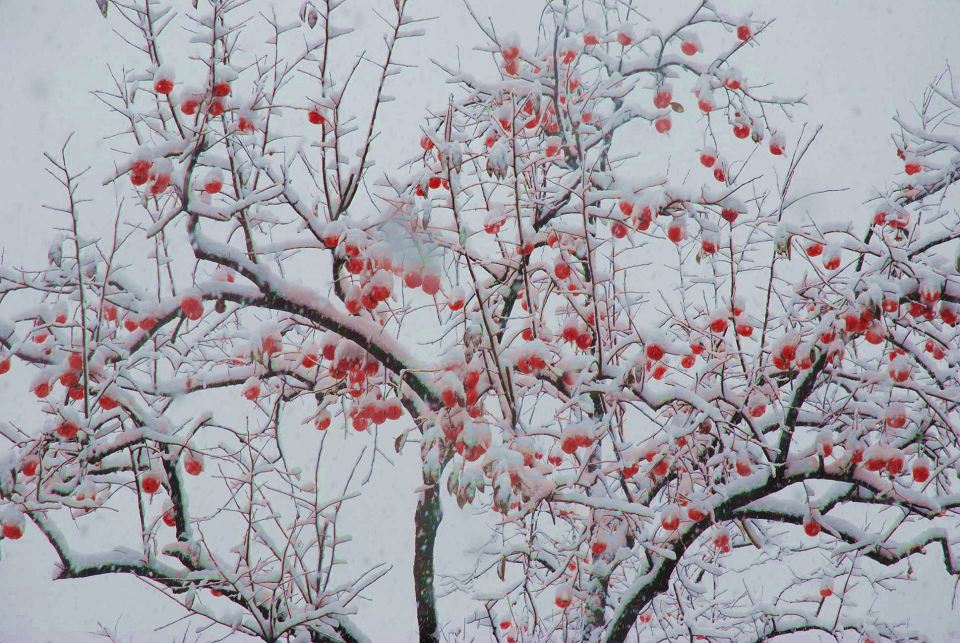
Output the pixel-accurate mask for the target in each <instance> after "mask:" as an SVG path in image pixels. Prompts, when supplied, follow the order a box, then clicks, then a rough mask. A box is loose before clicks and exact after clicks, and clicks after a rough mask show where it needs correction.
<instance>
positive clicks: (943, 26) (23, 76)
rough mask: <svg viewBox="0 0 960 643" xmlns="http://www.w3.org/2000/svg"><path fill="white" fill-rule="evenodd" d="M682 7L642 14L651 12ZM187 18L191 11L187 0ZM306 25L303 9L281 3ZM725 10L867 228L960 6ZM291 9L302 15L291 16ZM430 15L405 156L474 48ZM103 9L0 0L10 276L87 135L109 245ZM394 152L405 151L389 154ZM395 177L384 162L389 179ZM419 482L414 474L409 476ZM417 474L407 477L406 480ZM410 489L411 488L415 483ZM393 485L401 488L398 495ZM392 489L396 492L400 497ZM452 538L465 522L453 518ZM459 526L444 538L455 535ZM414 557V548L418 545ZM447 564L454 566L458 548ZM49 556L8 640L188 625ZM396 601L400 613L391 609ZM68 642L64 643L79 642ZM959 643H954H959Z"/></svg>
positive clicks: (433, 5) (840, 2)
mask: <svg viewBox="0 0 960 643" xmlns="http://www.w3.org/2000/svg"><path fill="white" fill-rule="evenodd" d="M671 3H672V0H669V1H668V0H660V2H654V1H653V0H650V1H648V2H645V3H642V4H643V5H649V7H650V9H651V11H656V10H657V7H658V5H659V6H661V7H662V6H664V5H669V4H671ZM181 4H184V5H186V4H188V3H186V2H181ZM275 4H276V5H277V6H278V7H285V8H286V10H287V11H291V12H292V11H295V7H296V6H298V5H299V2H294V1H293V0H289V1H288V2H281V1H280V0H276V1H275ZM351 4H355V5H356V8H355V9H354V12H355V14H354V15H355V16H356V19H357V20H358V21H362V22H368V21H372V17H371V15H370V14H369V13H368V12H367V11H365V10H363V9H362V8H363V7H366V6H368V2H367V0H352V1H351ZM716 4H718V5H720V6H721V7H724V8H727V10H728V11H729V12H731V13H736V12H740V11H743V12H747V11H751V10H752V11H755V12H756V13H757V15H758V16H763V17H775V18H776V22H775V23H774V24H773V26H772V27H771V28H770V29H769V30H768V31H767V32H766V33H765V34H764V35H763V37H762V47H760V48H758V49H756V50H755V51H751V52H749V53H748V54H747V56H746V57H745V58H744V59H743V60H742V61H741V63H740V65H741V67H742V68H743V69H745V70H748V74H749V76H750V77H751V78H762V79H766V80H769V81H772V82H774V83H775V84H776V85H777V87H778V90H779V92H778V93H782V94H805V95H806V97H807V102H808V106H807V107H805V108H801V109H800V110H798V111H797V112H796V117H797V122H798V123H799V122H803V121H809V122H811V123H814V124H823V125H824V131H823V133H822V136H821V140H820V142H819V145H818V146H817V147H816V148H815V149H814V150H813V152H812V154H811V156H810V158H809V160H808V161H807V165H806V168H805V171H804V172H803V174H802V175H801V178H800V184H799V185H798V189H800V190H802V189H804V188H808V189H822V188H827V187H848V188H850V190H849V191H848V192H847V193H844V194H843V195H840V196H838V197H835V198H832V199H830V200H824V199H821V200H817V201H816V202H811V205H810V207H811V208H812V209H813V210H815V211H814V212H812V213H811V214H812V215H813V216H815V217H817V218H825V219H848V218H850V217H852V216H857V215H858V214H859V215H861V216H862V215H863V214H864V212H863V210H862V209H861V210H859V212H858V210H857V205H858V204H859V203H860V202H862V201H863V200H864V199H866V198H868V197H869V196H871V189H872V188H874V187H880V186H883V185H884V184H886V183H887V182H888V181H889V180H890V177H891V176H892V175H893V173H894V172H896V171H897V169H898V167H899V166H898V160H897V158H896V156H895V155H894V151H895V150H894V147H893V144H892V143H891V141H890V136H889V135H890V133H891V132H892V131H893V123H892V121H891V116H892V115H893V114H894V113H895V112H896V111H898V110H899V111H901V112H907V111H909V110H911V109H912V105H913V104H914V103H915V102H916V101H917V100H919V98H920V95H921V92H922V91H923V89H924V87H925V85H926V84H927V83H928V82H929V81H930V80H931V79H933V78H934V76H935V75H937V74H938V73H940V72H942V71H943V70H944V68H945V65H946V64H947V63H948V62H949V61H953V62H954V63H957V64H960V38H958V37H957V25H958V17H960V3H958V2H957V1H956V0H800V1H798V0H772V1H766V2H761V1H759V0H754V1H750V2H747V1H738V2H722V1H720V0H718V1H717V2H716ZM291 6H292V7H294V9H293V10H291V9H290V7H291ZM413 6H414V8H415V11H416V12H417V13H419V14H421V15H428V14H429V15H436V16H438V18H439V19H438V20H437V21H436V22H434V23H432V24H431V25H430V26H429V27H428V29H429V33H428V36H427V37H426V38H424V39H420V40H418V41H416V42H415V44H413V45H412V46H411V47H410V48H408V49H407V50H406V51H405V52H404V53H402V55H401V58H402V59H403V60H404V61H405V62H407V63H408V64H416V65H418V66H419V68H418V69H417V70H413V71H411V73H410V74H409V76H408V77H407V81H406V82H404V83H402V85H401V86H399V87H397V88H395V89H394V91H392V93H393V94H394V95H395V96H397V99H398V100H397V101H396V102H395V103H393V104H391V105H390V106H389V107H388V109H387V112H386V114H385V120H384V122H383V126H384V127H383V128H384V130H385V131H387V132H389V136H390V140H391V142H393V141H396V142H397V143H398V144H400V145H403V144H404V143H406V144H410V143H411V142H412V141H416V140H417V138H418V137H419V135H418V133H417V129H416V128H417V120H418V118H419V117H420V115H421V114H422V113H423V112H424V109H425V107H426V106H428V105H433V106H438V105H442V104H443V102H444V101H445V99H446V96H447V95H448V94H449V92H450V91H451V87H450V86H449V85H444V84H443V82H442V80H443V77H442V75H441V73H440V72H439V70H438V69H437V68H436V67H434V66H432V65H431V64H430V63H429V59H430V58H431V57H435V58H446V59H448V60H449V59H451V58H452V57H454V56H456V55H457V48H458V47H459V48H460V49H461V50H463V52H464V53H466V52H467V50H469V48H470V46H471V45H472V43H474V42H478V41H479V34H478V32H477V30H476V28H475V27H473V25H472V24H471V23H470V22H469V19H468V18H467V16H466V13H465V11H464V9H463V5H462V3H461V1H460V0H413ZM474 6H475V7H477V8H478V10H479V12H480V13H489V14H490V15H492V16H493V19H494V20H495V21H496V22H497V24H498V25H499V26H501V27H503V28H505V29H506V30H512V31H516V32H518V33H520V34H521V35H525V34H533V29H534V27H535V24H536V20H537V18H538V16H539V12H540V8H541V6H542V4H541V2H540V1H539V0H489V1H484V0H475V1H474ZM110 26H111V22H108V21H104V20H103V18H101V16H100V14H99V12H98V11H97V8H96V5H95V2H94V1H93V0H43V1H42V2H41V1H36V2H24V1H22V0H0V61H2V63H0V88H2V98H0V140H2V141H3V143H4V151H3V153H2V154H0V194H2V195H3V200H2V201H0V250H2V252H3V262H4V263H5V264H8V265H31V264H32V265H37V264H39V263H42V262H43V260H44V254H45V248H46V244H47V242H48V241H49V238H50V236H51V230H50V226H51V224H52V221H53V215H51V214H49V213H48V212H45V211H43V210H41V208H40V205H41V204H42V203H51V202H56V201H57V200H58V199H60V196H61V195H60V194H59V193H57V192H56V191H55V186H54V184H53V182H52V180H51V179H49V177H47V176H46V174H45V173H44V171H43V167H44V165H43V159H42V156H41V152H42V151H44V150H54V149H56V148H58V147H59V146H60V145H61V143H62V142H63V140H64V139H65V137H66V136H67V135H68V134H69V133H70V132H72V131H76V133H77V134H76V139H75V141H74V144H73V145H72V155H73V158H74V159H76V164H77V165H78V166H86V165H93V166H94V170H93V173H92V175H91V177H90V179H91V181H90V185H89V191H88V194H91V195H97V196H98V199H97V201H96V202H95V203H94V204H93V205H92V206H90V207H89V208H88V210H87V211H86V216H87V217H89V218H88V220H87V226H88V227H87V231H88V232H89V233H90V234H94V233H95V232H96V231H98V230H99V231H102V230H103V229H104V228H105V226H106V224H107V223H108V222H109V221H110V220H111V219H112V217H113V215H114V212H112V211H111V207H112V199H111V198H109V193H107V194H106V196H104V193H103V191H102V190H101V189H100V188H99V187H98V186H99V183H100V180H101V179H102V177H103V174H104V172H105V171H106V168H108V167H109V165H110V159H111V157H110V156H109V154H108V152H107V150H108V148H109V145H110V144H109V142H104V140H103V136H104V135H106V134H110V133H113V132H114V131H116V128H117V125H118V123H117V121H116V120H115V118H114V117H112V116H111V115H109V114H108V113H107V111H106V110H105V109H104V108H103V107H102V105H101V104H100V103H99V102H98V101H97V100H96V99H95V98H94V97H93V96H92V95H91V94H90V90H92V89H94V88H98V87H101V88H102V87H107V86H108V85H109V82H110V77H109V73H108V70H107V65H108V64H113V65H120V64H122V62H123V61H129V60H130V57H129V52H128V51H127V50H126V49H125V46H124V45H123V44H122V43H121V42H120V41H119V40H118V39H117V38H116V37H115V36H114V35H113V34H112V33H111V32H110ZM394 154H396V153H394ZM388 166H389V163H387V162H383V164H382V166H381V168H380V169H381V170H383V169H385V168H386V167H388ZM24 391H25V385H24V383H23V382H22V381H19V382H18V381H17V380H16V378H15V377H7V378H0V419H8V420H11V419H20V420H23V419H25V418H24V415H23V412H22V410H21V408H20V405H19V404H18V402H17V400H18V397H20V396H22V395H23V393H24ZM407 473H409V472H407ZM404 475H406V474H404ZM403 481H404V482H405V483H406V482H409V483H410V485H409V488H411V489H412V488H413V487H414V486H415V485H414V483H413V478H412V477H409V476H407V477H404V478H403ZM393 482H396V481H393ZM387 488H390V487H389V486H388V487H387ZM410 507H412V504H411V499H410V498H405V499H402V500H398V502H397V503H396V510H395V511H393V512H391V513H387V514H381V515H385V517H384V518H383V519H382V520H383V521H385V522H388V523H389V522H390V521H392V520H395V521H398V523H399V524H387V525H384V524H381V525H379V526H373V525H371V526H370V528H371V531H374V532H375V533H374V534H373V535H372V537H371V539H370V542H371V547H372V548H373V549H372V550H371V556H372V557H374V558H377V557H380V556H386V557H388V558H393V559H394V560H395V562H396V563H397V565H398V567H397V568H396V571H395V573H394V574H392V576H391V577H389V578H388V580H386V581H384V582H382V583H381V585H378V586H377V588H376V589H375V590H374V593H373V596H374V597H375V598H376V599H377V600H376V603H377V604H378V605H379V606H381V607H382V606H383V605H384V604H390V605H391V608H389V609H380V610H378V611H377V612H376V613H370V614H368V613H366V612H364V613H363V618H360V619H358V620H359V622H360V623H361V625H362V626H363V627H364V628H365V629H366V630H368V631H369V632H370V634H371V636H372V638H373V640H374V641H403V640H413V638H412V637H413V631H414V628H415V623H414V622H413V621H412V616H411V615H412V614H413V611H412V598H411V596H410V595H411V590H410V582H409V572H408V571H407V569H406V567H405V565H407V564H408V562H407V561H408V560H409V557H408V554H407V553H405V551H404V547H406V544H407V543H408V542H409V540H408V539H404V538H403V537H400V536H398V537H397V538H396V539H395V540H392V539H391V538H389V537H387V536H388V535H390V534H393V533H399V532H409V530H410V528H409V521H410V516H411V514H410V511H409V510H408V509H409V508H410ZM451 520H452V521H453V523H454V524H456V523H455V520H456V519H455V518H451ZM447 528H449V527H445V529H447ZM407 549H408V547H407ZM444 555H449V556H451V557H455V556H456V555H457V554H456V551H455V549H453V550H450V551H446V552H445V553H444ZM53 560H54V557H53V554H52V552H51V551H50V550H49V548H48V547H45V546H44V544H43V543H42V542H41V540H40V539H39V538H38V537H37V534H36V533H32V534H28V536H27V537H25V538H24V540H23V541H21V542H20V543H17V544H14V545H7V544H5V545H4V547H3V558H2V560H0V587H2V588H3V599H2V600H0V641H2V642H3V643H7V641H16V642H19V641H34V640H36V641H44V640H50V641H62V640H68V639H69V640H93V638H92V637H90V636H87V637H86V638H85V637H84V636H83V635H81V636H77V635H76V632H81V633H83V632H91V631H93V630H95V629H96V628H97V623H98V622H102V623H104V624H109V625H114V624H116V623H117V621H118V619H120V621H119V631H120V632H121V634H123V635H125V636H127V637H131V640H136V641H148V640H150V641H152V640H157V641H168V640H171V639H172V638H173V636H174V635H175V633H176V632H182V628H177V629H174V630H165V631H163V632H160V633H153V631H152V628H154V627H156V626H157V625H159V624H162V623H164V622H167V621H168V620H171V619H172V618H176V616H177V615H178V611H177V609H176V608H175V607H171V606H170V604H169V603H166V602H164V599H163V598H162V597H161V596H160V595H159V594H156V593H154V592H152V591H151V590H149V589H148V588H147V587H146V586H145V585H143V584H141V583H138V582H137V581H135V580H133V579H130V578H100V579H96V580H85V581H69V582H59V583H52V582H51V581H50V580H49V578H50V575H51V572H52V568H53V567H52V566H53ZM920 567H921V568H929V569H930V570H932V571H934V572H936V570H937V569H938V568H939V563H937V561H935V560H925V561H923V562H922V563H921V566H920ZM935 579H936V582H934V583H930V584H922V585H921V584H917V585H915V586H914V587H912V588H911V591H910V593H909V596H907V597H905V598H904V597H901V598H898V599H892V600H890V601H887V602H885V603H882V604H880V605H878V606H877V608H878V609H899V610H903V611H904V614H909V615H910V616H911V618H912V619H913V620H915V621H916V626H917V627H918V628H921V629H925V630H927V631H929V632H930V634H931V636H932V637H933V640H947V639H945V638H943V637H945V636H949V635H948V634H947V632H948V629H947V628H948V625H949V624H950V623H951V622H952V621H957V620H960V616H958V615H957V614H956V613H954V614H952V615H951V614H950V612H949V610H950V595H951V591H952V587H951V585H950V584H949V582H948V581H947V580H946V579H945V578H944V576H943V575H942V573H938V574H936V575H935ZM391 598H392V600H391ZM68 634H69V636H68ZM954 640H955V639H954Z"/></svg>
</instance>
